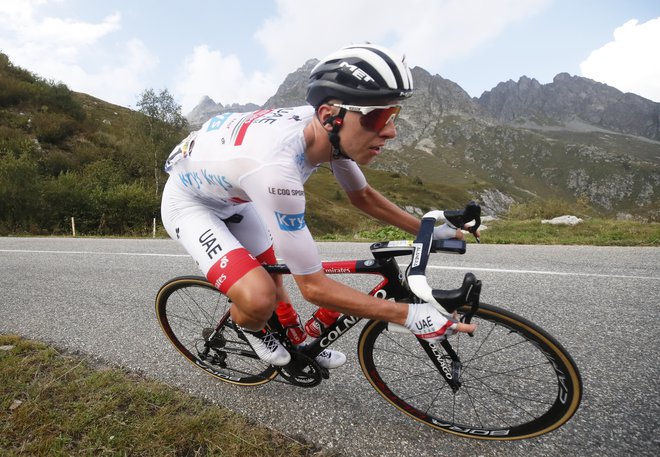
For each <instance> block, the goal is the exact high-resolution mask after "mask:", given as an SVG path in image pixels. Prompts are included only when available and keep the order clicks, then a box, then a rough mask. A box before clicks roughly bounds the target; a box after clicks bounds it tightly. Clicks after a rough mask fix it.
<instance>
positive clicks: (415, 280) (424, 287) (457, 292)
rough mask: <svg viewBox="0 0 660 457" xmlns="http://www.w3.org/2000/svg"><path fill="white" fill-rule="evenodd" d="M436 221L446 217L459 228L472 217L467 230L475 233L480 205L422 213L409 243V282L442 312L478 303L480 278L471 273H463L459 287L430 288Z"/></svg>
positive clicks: (423, 298) (419, 293) (420, 295)
mask: <svg viewBox="0 0 660 457" xmlns="http://www.w3.org/2000/svg"><path fill="white" fill-rule="evenodd" d="M438 221H441V222H445V221H448V222H449V223H451V224H452V225H454V226H455V227H459V228H462V227H463V226H464V225H465V224H466V223H467V222H471V221H475V224H474V225H473V226H471V227H469V228H468V231H470V232H471V233H472V234H474V235H475V237H476V233H477V230H478V229H479V226H480V225H481V207H480V206H479V205H478V204H476V203H475V202H470V203H469V204H468V205H467V206H466V207H465V209H464V210H456V211H438V210H436V211H430V212H428V213H426V214H425V215H424V217H422V223H421V227H420V230H419V233H418V234H417V238H416V239H415V241H414V242H413V243H412V246H413V255H412V261H411V264H410V268H409V270H408V275H407V276H408V278H407V279H408V286H409V287H410V290H411V291H412V292H413V293H414V294H415V295H416V296H417V297H419V298H420V299H422V300H424V301H425V302H427V303H430V304H432V305H433V306H435V307H436V308H437V309H438V310H439V311H440V312H443V313H446V312H450V313H451V312H453V311H455V310H456V309H457V308H458V307H459V306H461V305H464V304H466V303H472V304H473V306H474V305H475V304H476V306H478V302H479V292H480V291H481V281H478V280H477V278H476V277H475V276H474V275H473V274H472V273H467V274H466V275H465V278H464V279H463V285H462V286H461V287H459V288H458V289H452V290H441V289H432V288H431V286H429V283H428V281H427V279H426V266H427V264H428V259H429V254H430V253H431V252H432V250H433V248H435V246H436V245H435V244H434V242H433V228H434V227H435V224H436V223H437V222H438ZM477 240H478V238H477ZM436 243H437V242H436ZM463 252H465V251H463Z"/></svg>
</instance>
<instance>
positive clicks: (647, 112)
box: [478, 73, 660, 140]
mask: <svg viewBox="0 0 660 457" xmlns="http://www.w3.org/2000/svg"><path fill="white" fill-rule="evenodd" d="M478 102H479V104H480V105H481V107H482V108H483V109H484V110H485V111H486V112H488V113H489V114H490V115H492V116H494V117H495V118H496V119H498V120H499V121H501V122H506V123H511V122H520V121H523V122H525V121H532V122H537V123H544V122H550V123H560V124H563V125H565V126H567V125H569V124H570V123H571V122H574V121H578V122H580V123H582V124H588V125H591V126H594V127H597V128H603V129H607V130H612V131H615V132H621V133H627V134H632V135H639V136H644V137H646V138H650V139H654V140H660V125H659V124H660V104H658V103H655V102H653V101H651V100H647V99H645V98H643V97H640V96H638V95H634V94H630V93H626V94H624V93H623V92H621V91H620V90H618V89H615V88H613V87H610V86H608V85H607V84H602V83H599V82H596V81H593V80H591V79H588V78H583V77H581V76H571V75H570V74H568V73H559V74H558V75H556V76H555V77H554V79H553V81H552V83H549V84H540V83H539V82H538V81H536V80H535V79H530V78H528V77H526V76H523V77H521V78H520V79H519V80H518V82H517V83H516V82H513V81H507V82H505V83H500V84H498V85H497V86H496V87H495V88H493V89H492V90H490V91H486V92H484V93H483V94H482V96H481V97H480V98H479V99H478Z"/></svg>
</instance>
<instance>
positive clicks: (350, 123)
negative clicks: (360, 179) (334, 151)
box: [339, 111, 396, 165]
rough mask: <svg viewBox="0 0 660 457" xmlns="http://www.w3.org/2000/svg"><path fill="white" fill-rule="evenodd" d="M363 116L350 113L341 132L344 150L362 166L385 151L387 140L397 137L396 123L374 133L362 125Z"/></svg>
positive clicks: (345, 117) (346, 116)
mask: <svg viewBox="0 0 660 457" xmlns="http://www.w3.org/2000/svg"><path fill="white" fill-rule="evenodd" d="M362 116H363V114H361V113H358V112H354V111H348V112H347V113H346V115H345V116H344V125H343V126H342V128H341V130H340V131H339V138H340V145H341V148H342V150H344V152H345V153H346V154H347V155H348V156H349V157H350V158H351V159H353V160H355V162H357V163H358V164H360V165H367V164H369V163H371V162H372V161H373V160H374V159H375V158H376V157H377V156H378V155H380V154H381V153H382V151H383V147H384V146H385V143H386V142H387V140H390V139H392V138H394V137H396V128H395V127H394V122H393V121H390V122H388V123H387V124H385V126H384V127H383V128H382V129H380V130H378V131H373V130H370V129H368V128H366V127H365V126H363V125H362V123H361V122H360V118H361V117H362Z"/></svg>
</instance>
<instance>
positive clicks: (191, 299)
mask: <svg viewBox="0 0 660 457" xmlns="http://www.w3.org/2000/svg"><path fill="white" fill-rule="evenodd" d="M177 295H178V296H179V297H180V298H181V301H182V302H183V305H184V306H185V307H186V308H188V310H189V311H190V313H191V314H192V315H194V316H195V315H196V313H195V312H194V310H193V309H192V307H191V305H190V304H189V302H192V304H193V305H194V306H195V307H196V308H197V309H198V310H199V311H200V312H201V314H202V315H203V316H204V317H205V318H206V323H207V324H208V325H212V324H213V316H211V315H210V314H209V313H208V312H207V311H206V309H204V307H203V306H201V305H200V304H199V302H198V300H197V299H196V298H195V297H193V292H192V291H191V290H189V288H186V289H179V290H177ZM185 297H188V298H189V300H186V299H185Z"/></svg>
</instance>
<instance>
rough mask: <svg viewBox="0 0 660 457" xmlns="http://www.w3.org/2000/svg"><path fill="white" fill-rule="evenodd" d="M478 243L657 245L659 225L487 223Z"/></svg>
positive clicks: (598, 221) (603, 221) (602, 221)
mask: <svg viewBox="0 0 660 457" xmlns="http://www.w3.org/2000/svg"><path fill="white" fill-rule="evenodd" d="M487 225H488V229H486V230H484V231H483V232H482V237H481V241H482V242H484V243H492V244H564V245H576V244H577V245H591V246H660V223H658V222H637V221H614V220H607V219H586V220H584V221H583V222H582V223H580V224H577V225H574V226H566V225H550V224H543V223H541V221H540V220H526V221H511V220H497V221H492V222H489V223H488V224H487Z"/></svg>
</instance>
